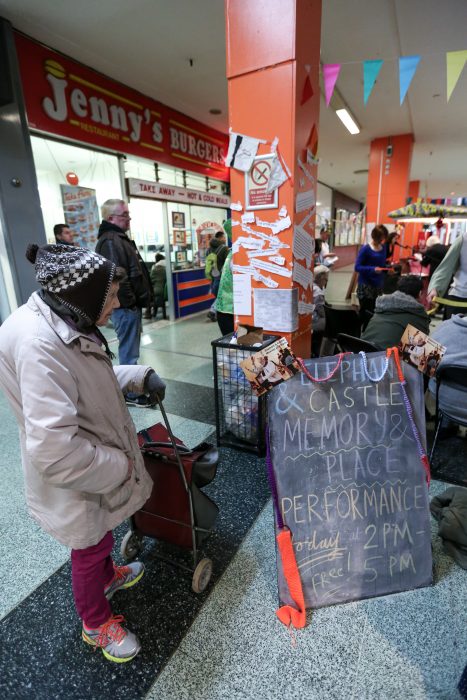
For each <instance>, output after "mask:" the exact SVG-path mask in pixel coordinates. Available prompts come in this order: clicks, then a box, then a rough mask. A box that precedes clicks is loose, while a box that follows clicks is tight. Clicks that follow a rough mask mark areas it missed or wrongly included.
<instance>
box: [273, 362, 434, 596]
mask: <svg viewBox="0 0 467 700" xmlns="http://www.w3.org/2000/svg"><path fill="white" fill-rule="evenodd" d="M368 357H369V359H368V364H367V366H366V369H365V366H364V361H363V358H362V357H361V356H360V355H349V356H348V357H344V359H343V361H342V362H341V364H340V365H339V367H338V369H337V371H335V374H334V376H333V377H332V378H331V379H329V380H328V381H326V377H328V376H329V375H330V374H331V373H332V372H333V370H335V368H336V366H337V358H336V357H330V358H319V359H316V360H307V361H306V362H305V365H306V367H307V369H308V371H309V372H310V373H311V375H312V376H313V377H316V378H318V379H320V380H321V381H320V382H313V381H311V380H310V379H308V378H307V376H306V375H305V374H303V373H299V374H298V375H295V376H294V377H292V378H291V379H289V380H288V381H287V382H284V383H282V384H280V385H279V386H277V387H276V388H274V389H273V390H272V391H271V392H270V393H269V394H268V414H269V430H270V443H271V458H272V464H273V470H274V476H275V481H276V485H277V493H278V504H279V508H280V511H281V513H282V515H283V519H284V524H285V526H286V527H288V528H289V529H290V531H291V536H292V542H293V549H294V553H295V558H296V562H297V567H298V571H299V573H300V578H301V581H302V587H303V593H304V598H305V604H306V607H311V608H319V607H322V606H326V605H332V604H334V603H342V602H346V601H351V600H359V599H362V598H369V597H373V596H380V595H384V594H388V593H396V592H398V591H404V590H409V589H413V588H418V587H421V586H427V585H429V584H430V583H431V581H432V558H431V528H430V512H429V499H428V487H427V483H426V473H425V469H424V467H423V465H422V462H421V460H420V455H419V451H418V448H417V441H416V438H415V437H414V433H413V429H412V426H411V423H410V420H409V417H408V414H407V409H406V405H405V403H404V397H403V394H402V390H401V384H400V382H399V380H398V374H397V370H396V366H395V363H394V360H392V359H391V360H390V361H389V363H388V364H387V369H386V371H385V372H384V369H385V367H386V358H385V353H372V354H371V355H370V356H368ZM403 372H404V376H405V379H406V382H407V386H406V389H407V393H408V396H409V398H410V402H411V406H412V408H413V416H414V420H415V424H416V425H417V426H418V430H419V434H420V435H422V436H423V435H424V434H425V425H424V403H423V378H422V375H421V374H420V372H418V371H417V370H416V369H415V368H413V367H411V366H409V365H406V364H405V363H403ZM383 373H384V376H383V377H382V378H381V379H380V381H374V379H375V378H378V377H380V376H381V375H382V374H383ZM369 377H371V379H369ZM421 440H422V443H421V444H423V440H424V438H423V437H422V438H421ZM278 580H279V597H280V599H281V601H282V602H283V603H285V604H288V605H293V600H292V598H291V597H290V594H289V590H288V587H287V583H286V581H285V578H284V575H283V572H282V568H281V563H280V557H278Z"/></svg>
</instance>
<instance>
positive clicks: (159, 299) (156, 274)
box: [150, 253, 167, 318]
mask: <svg viewBox="0 0 467 700" xmlns="http://www.w3.org/2000/svg"><path fill="white" fill-rule="evenodd" d="M150 277H151V284H152V290H153V293H154V318H157V310H158V308H159V306H160V307H162V318H167V315H166V312H165V289H166V286H165V285H166V282H167V271H166V267H165V257H164V256H163V255H162V253H156V262H155V263H154V265H153V266H152V268H151V274H150Z"/></svg>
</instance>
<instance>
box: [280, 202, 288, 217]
mask: <svg viewBox="0 0 467 700" xmlns="http://www.w3.org/2000/svg"><path fill="white" fill-rule="evenodd" d="M279 216H280V217H281V219H283V218H284V216H287V207H286V206H285V204H284V205H282V207H281V208H280V209H279Z"/></svg>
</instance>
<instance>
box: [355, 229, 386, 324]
mask: <svg viewBox="0 0 467 700" xmlns="http://www.w3.org/2000/svg"><path fill="white" fill-rule="evenodd" d="M387 234H388V231H387V228H386V226H383V225H379V226H375V228H374V229H373V231H372V232H371V240H370V242H369V243H366V244H365V245H363V246H362V247H361V248H360V250H359V251H358V255H357V260H356V261H355V271H356V272H358V285H357V297H358V300H359V302H360V319H361V321H362V325H363V326H366V324H367V323H368V321H369V314H368V313H367V312H370V313H373V312H374V309H375V303H376V298H377V297H379V295H380V294H382V291H383V283H384V274H383V272H384V271H385V269H386V247H385V245H384V242H385V240H386V239H387Z"/></svg>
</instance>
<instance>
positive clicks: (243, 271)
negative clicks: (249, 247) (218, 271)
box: [232, 265, 251, 275]
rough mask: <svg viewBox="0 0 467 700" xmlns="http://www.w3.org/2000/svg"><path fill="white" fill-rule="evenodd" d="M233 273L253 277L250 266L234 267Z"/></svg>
mask: <svg viewBox="0 0 467 700" xmlns="http://www.w3.org/2000/svg"><path fill="white" fill-rule="evenodd" d="M232 272H236V273H237V274H241V275H246V274H248V275H251V267H250V265H232Z"/></svg>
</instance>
